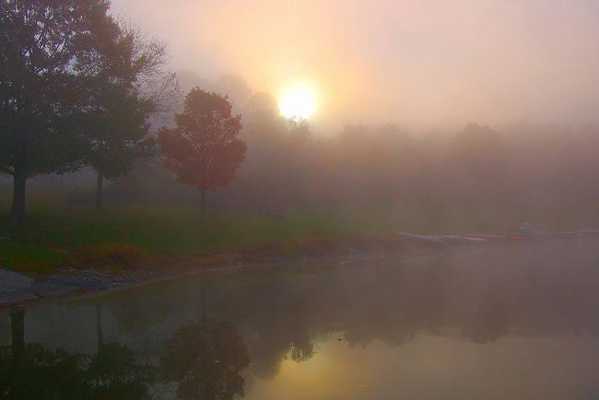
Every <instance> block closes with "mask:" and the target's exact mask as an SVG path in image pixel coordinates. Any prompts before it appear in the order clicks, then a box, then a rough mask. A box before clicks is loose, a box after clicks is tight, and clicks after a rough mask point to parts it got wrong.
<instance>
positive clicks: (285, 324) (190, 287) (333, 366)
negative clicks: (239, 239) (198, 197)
mask: <svg viewBox="0 0 599 400" xmlns="http://www.w3.org/2000/svg"><path fill="white" fill-rule="evenodd" d="M597 249H599V247H598V246H597V240H596V239H584V240H582V239H581V240H567V241H559V240H558V241H551V242H539V243H533V244H531V243H510V244H504V245H491V246H486V247H483V248H481V247H469V246H466V247H459V248H448V249H445V250H440V251H436V252H434V253H433V254H429V255H427V256H421V257H415V258H407V259H406V258H398V257H396V256H395V255H394V254H392V253H388V254H387V255H386V256H384V257H383V256H381V255H379V256H377V257H374V258H364V259H361V260H358V259H352V260H349V262H343V263H341V264H337V263H338V260H337V261H320V262H318V261H316V262H310V263H295V264H293V263H292V264H285V265H279V264H276V265H270V266H265V267H264V268H263V269H262V270H260V271H255V270H254V271H248V272H246V273H235V274H215V275H211V276H205V275H204V276H201V277H198V278H197V279H185V280H181V281H176V282H171V283H168V284H163V285H158V286H155V287H148V288H145V289H142V290H136V291H132V292H128V293H121V294H116V295H111V296H107V297H102V298H99V299H92V300H89V301H76V302H68V303H59V304H42V305H38V306H36V307H33V308H30V309H28V310H27V312H26V316H25V341H26V343H27V344H28V345H31V346H33V345H34V344H38V345H42V346H43V347H44V348H46V349H47V350H50V351H54V350H56V349H63V350H66V351H67V352H68V353H71V354H85V355H89V356H92V357H93V356H95V355H96V354H102V353H101V352H102V351H104V352H106V351H108V350H109V349H111V350H112V351H116V350H115V349H118V348H116V347H114V346H116V345H117V344H118V345H119V346H124V348H126V349H128V351H129V352H131V354H133V357H134V358H133V359H134V360H135V362H134V364H126V365H122V364H118V360H120V359H121V358H112V360H113V362H116V363H117V364H115V365H112V366H111V368H112V370H115V371H122V373H123V374H125V375H124V376H129V375H128V374H129V373H131V371H130V370H128V369H127V368H128V367H127V365H150V366H154V367H159V366H160V365H163V364H164V363H167V364H166V365H167V366H170V367H169V368H172V371H173V373H172V374H171V375H169V373H168V372H167V373H166V376H177V372H176V371H179V370H181V369H182V368H183V369H184V368H186V365H189V364H188V363H187V362H186V361H185V360H187V358H186V357H188V355H189V354H195V353H194V351H195V350H194V351H192V350H191V349H192V348H195V347H193V346H195V345H194V343H195V344H196V345H197V343H201V341H202V340H203V339H201V338H202V337H203V336H202V335H203V333H202V332H205V331H204V329H212V328H206V327H222V328H218V329H223V330H222V331H219V332H221V334H222V335H223V336H220V337H221V339H216V338H215V339H214V340H215V342H214V343H221V342H220V340H223V342H222V343H226V344H227V347H226V349H229V351H228V352H224V353H222V354H221V353H219V354H220V355H216V356H215V357H217V358H216V360H222V362H229V363H230V365H231V368H232V371H235V372H234V373H235V374H238V376H239V377H240V378H241V379H242V380H241V382H242V388H243V393H244V394H245V396H240V398H242V397H243V398H248V399H270V398H272V399H275V398H281V397H286V398H292V399H313V398H330V399H345V398H347V397H348V396H351V397H352V398H356V399H386V398H390V397H393V398H398V397H402V396H407V397H417V398H422V399H436V398H439V396H442V397H443V398H449V399H463V398H479V397H484V398H489V399H501V398H505V397H506V396H507V397H510V398H518V399H536V398H539V397H543V398H548V399H564V398H573V399H589V398H593V397H592V396H596V395H597V394H598V393H599V386H598V383H597V380H596V369H597V367H598V366H599V365H598V361H597V360H598V358H597V356H598V355H599V340H598V338H597V335H598V334H599V319H598V318H597V317H596V312H595V310H596V307H597V306H598V305H599V297H598V296H597V293H598V291H597V289H599V287H598V286H597V285H598V282H599V276H598V271H597V269H596V266H597V261H598V260H599V252H598V250H597ZM98 307H99V308H98ZM98 310H100V311H98ZM8 320H9V319H8V314H0V340H3V341H4V342H5V343H6V344H8V337H9V331H8V329H9V323H8ZM194 330H195V331H194ZM186 332H187V333H190V334H191V333H193V332H195V334H194V336H193V337H194V340H193V341H189V342H179V341H182V340H185V337H186ZM99 335H101V336H99ZM99 338H101V339H99ZM174 338H178V339H177V340H174ZM99 340H101V342H102V345H101V346H100V347H98V346H99V344H98V343H99ZM177 343H187V344H186V345H185V346H184V347H182V348H181V351H180V352H179V353H176V352H175V353H172V352H173V351H175V350H176V349H177V348H178V347H177V346H178V345H177ZM102 346H112V347H102ZM173 346H174V347H173ZM98 349H99V350H98ZM31 351H35V347H31ZM120 351H125V350H123V349H121V350H120ZM197 351H199V352H200V353H199V354H203V353H201V351H202V350H201V348H200V347H197ZM216 351H218V350H216ZM107 354H108V353H107ZM110 354H112V353H110ZM115 354H118V353H115ZM165 354H166V356H165ZM246 355H247V357H248V360H249V362H248V361H244V360H245V357H246ZM205 357H212V356H210V355H205ZM218 357H223V358H218ZM106 360H110V359H108V358H107V359H106ZM169 360H170V361H169ZM173 360H174V361H173ZM171 361H172V362H174V364H170V363H169V362H171ZM175 361H176V362H175ZM161 363H162V364H161ZM237 366H239V369H236V368H237ZM202 368H203V369H197V370H195V371H196V374H195V375H194V378H193V379H196V380H197V382H199V383H200V384H202V382H204V383H207V382H211V383H214V382H215V379H220V378H217V377H218V376H220V375H218V369H214V370H213V369H211V368H208V367H202ZM214 368H216V367H214ZM203 374H206V375H203ZM31 376H32V377H35V376H37V375H35V374H32V375H31ZM132 376H134V375H132ZM164 376H165V375H160V374H159V375H156V378H155V379H157V381H154V380H147V381H143V380H142V382H143V383H144V385H147V388H148V390H149V391H150V393H153V394H154V396H155V397H154V398H157V399H168V398H172V396H173V393H174V390H175V388H176V387H177V385H183V387H185V386H184V383H183V382H184V381H180V382H175V381H177V379H173V382H171V386H162V385H161V382H162V381H161V379H164V378H159V377H164ZM222 379H230V378H227V377H225V376H223V377H222ZM168 380H169V379H167V381H168ZM162 383H163V382H162ZM172 385H174V386H172ZM179 387H182V386H179ZM62 390H64V388H63V389H62ZM239 393H242V392H239ZM589 396H590V397H589ZM129 398H136V397H129Z"/></svg>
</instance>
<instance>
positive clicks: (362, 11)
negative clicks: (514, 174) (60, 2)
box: [113, 0, 599, 131]
mask: <svg viewBox="0 0 599 400" xmlns="http://www.w3.org/2000/svg"><path fill="white" fill-rule="evenodd" d="M113 13H114V14H115V15H117V16H119V17H120V18H123V19H125V20H128V21H131V22H132V23H133V24H135V25H137V26H139V27H140V28H141V29H142V30H143V31H145V32H146V33H147V34H148V35H149V36H151V37H154V38H156V39H159V40H161V41H163V42H164V43H165V44H166V45H167V46H168V49H169V54H170V62H171V65H172V68H173V70H188V71H193V72H194V73H196V74H197V75H198V76H202V77H203V78H204V79H207V80H214V79H217V78H218V77H220V76H221V75H230V74H232V75H235V76H239V77H241V78H242V79H244V80H245V81H246V82H247V83H248V85H249V86H250V87H251V88H252V89H253V90H255V91H265V92H269V93H272V94H274V95H276V93H278V91H279V90H280V88H281V87H282V86H284V85H285V84H286V83H288V82H289V81H293V80H297V79H304V80H309V81H311V82H314V84H315V85H316V86H317V87H318V89H319V92H320V97H321V104H320V110H319V113H318V116H317V118H316V119H315V121H313V124H314V125H317V126H321V127H323V129H322V130H323V131H330V130H329V129H326V127H328V126H331V127H335V126H337V127H338V126H342V125H345V124H348V123H358V122H359V123H387V122H393V123H399V124H402V126H406V127H410V128H414V129H422V130H427V129H433V128H438V127H447V126H451V127H456V128H457V127H463V126H464V125H465V124H466V123H468V122H473V121H475V122H480V123H484V124H490V125H493V126H501V125H507V124H513V123H521V122H524V121H526V122H528V123H533V124H538V123H543V124H566V125H580V124H596V123H597V119H598V118H599V117H597V113H596V112H595V109H594V108H595V105H596V104H597V103H598V102H599V79H597V70H598V67H599V41H597V40H596V38H597V37H599V23H598V22H599V4H598V3H597V2H595V1H592V0H570V1H563V0H530V1H503V0H483V1H477V2H472V1H469V0H456V1H452V2H439V1H431V0H427V1H421V2H412V1H406V0H399V1H398V0H380V1H377V2H375V3H372V2H365V1H358V0H332V1H326V2H324V1H292V0H286V1H278V0H262V1H260V0H245V1H242V0H239V1H222V0H203V1H189V0H174V1H171V2H169V3H168V5H167V4H166V3H164V2H161V1H157V0H114V1H113Z"/></svg>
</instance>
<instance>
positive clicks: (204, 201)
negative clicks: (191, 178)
mask: <svg viewBox="0 0 599 400" xmlns="http://www.w3.org/2000/svg"><path fill="white" fill-rule="evenodd" d="M200 191H201V192H202V202H201V207H202V217H205V216H206V189H203V188H202V189H200Z"/></svg>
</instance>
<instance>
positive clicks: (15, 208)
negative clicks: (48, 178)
mask: <svg viewBox="0 0 599 400" xmlns="http://www.w3.org/2000/svg"><path fill="white" fill-rule="evenodd" d="M26 199H27V175H26V174H25V173H24V172H23V171H21V170H19V169H17V170H16V171H15V175H14V177H13V195H12V207H11V220H12V223H13V225H14V226H15V227H21V226H22V225H23V223H24V222H25V210H26Z"/></svg>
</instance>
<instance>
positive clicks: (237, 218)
mask: <svg viewBox="0 0 599 400" xmlns="http://www.w3.org/2000/svg"><path fill="white" fill-rule="evenodd" d="M384 225H385V223H384V221H381V222H380V223H373V222H370V223H366V222H365V221H358V220H353V221H350V220H348V219H347V218H342V217H340V216H339V215H333V214H330V213H322V214H319V213H317V212H310V213H302V212H291V213H288V214H286V215H284V216H276V217H273V216H260V215H252V214H230V213H229V214H211V215H208V216H206V217H202V216H201V214H200V212H199V210H198V209H192V208H127V209H115V210H106V211H102V212H98V211H95V210H77V211H73V212H66V211H57V210H50V209H44V208H34V209H33V210H32V211H31V212H30V214H29V216H28V219H27V223H26V226H25V228H24V229H23V230H22V231H21V232H20V233H19V236H18V240H11V239H8V232H7V231H6V232H1V231H0V237H4V238H3V239H2V240H0V265H3V266H7V267H9V268H12V269H15V270H20V271H28V272H38V273H43V272H47V271H51V270H52V269H54V268H55V267H57V266H61V265H64V264H65V263H66V262H68V261H69V256H70V255H72V254H74V253H76V252H77V251H78V250H79V249H82V248H90V247H101V246H107V245H123V244H125V245H130V246H135V247H137V248H139V249H141V250H142V251H143V253H144V254H145V255H148V256H150V257H152V256H163V257H193V256H203V255H210V254H220V253H228V252H238V251H245V250H252V249H257V248H261V247H266V246H277V247H278V248H280V249H282V250H283V251H284V250H285V249H293V247H294V246H297V245H298V244H300V243H301V242H303V241H305V240H336V239H342V238H344V237H352V236H355V235H363V234H369V233H373V232H380V231H381V229H387V228H385V227H384ZM0 226H4V227H6V226H8V216H7V215H6V214H4V215H2V216H0Z"/></svg>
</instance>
